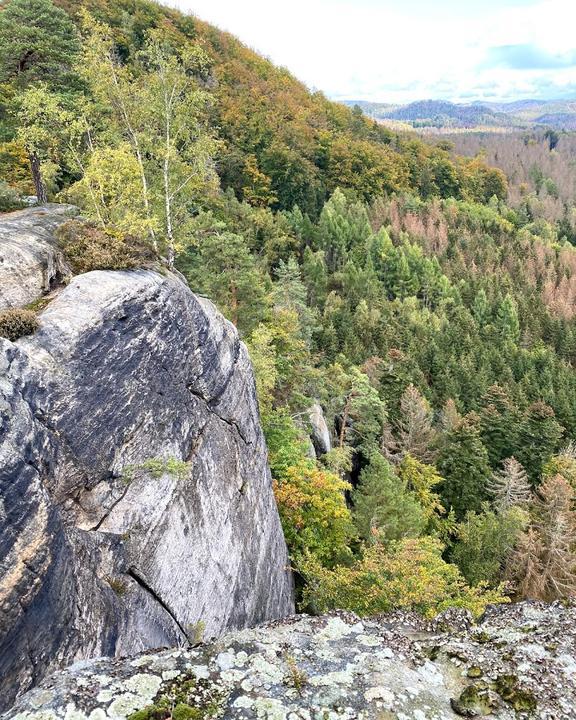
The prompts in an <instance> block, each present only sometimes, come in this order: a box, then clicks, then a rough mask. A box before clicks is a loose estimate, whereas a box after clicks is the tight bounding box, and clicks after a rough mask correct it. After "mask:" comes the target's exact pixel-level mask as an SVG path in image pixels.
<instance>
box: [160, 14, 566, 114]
mask: <svg viewBox="0 0 576 720" xmlns="http://www.w3.org/2000/svg"><path fill="white" fill-rule="evenodd" d="M164 2H165V3H166V4H171V5H173V6H176V7H179V8H180V9H182V10H185V11H187V12H190V13H192V14H193V15H197V16H198V17H200V18H202V19H203V20H207V21H208V22H211V23H214V24H215V25H217V26H218V27H220V28H222V29H224V30H228V31H230V32H232V33H233V34H234V35H236V36H237V37H238V38H240V40H242V41H243V42H244V43H246V44H247V45H249V46H250V47H252V48H253V49H255V50H257V51H258V52H260V53H262V54H263V55H265V56H267V57H269V58H270V59H271V60H272V61H274V62H275V63H276V64H278V65H283V66H285V67H287V68H288V69H289V70H290V71H291V72H292V73H293V74H294V75H296V77H298V78H299V79H300V80H302V81H304V82H305V83H306V84H307V85H308V86H309V87H310V88H312V89H317V90H322V91H323V92H324V93H325V94H326V95H328V96H329V97H330V98H332V99H335V100H344V99H348V100H369V101H373V102H390V103H406V102H411V101H413V100H421V99H447V100H454V101H461V102H469V101H474V100H491V101H511V100H518V99H525V98H543V99H556V98H559V99H560V98H576V31H575V28H576V0H459V1H458V0H428V1H426V0H290V1H289V2H285V1H283V2H278V1H277V2H273V1H270V0H164Z"/></svg>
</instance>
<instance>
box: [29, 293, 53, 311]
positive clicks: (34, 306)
mask: <svg viewBox="0 0 576 720" xmlns="http://www.w3.org/2000/svg"><path fill="white" fill-rule="evenodd" d="M51 302H52V298H51V297H48V296H46V295H44V296H43V297H40V298H38V299H37V300H32V302H29V303H28V305H25V306H24V309H25V310H30V311H31V312H33V313H39V312H42V310H44V308H46V307H48V305H50V303H51Z"/></svg>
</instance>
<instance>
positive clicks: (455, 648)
mask: <svg viewBox="0 0 576 720" xmlns="http://www.w3.org/2000/svg"><path fill="white" fill-rule="evenodd" d="M575 636H576V611H575V610H574V609H573V608H564V607H562V606H560V605H551V606H547V605H544V604H536V603H534V604H532V603H521V604H519V605H515V606H499V607H492V608H489V610H488V612H487V613H486V616H485V618H484V619H483V621H482V622H481V623H479V624H477V625H475V624H472V623H471V622H470V619H469V616H468V615H467V613H465V612H463V611H448V612H446V613H444V614H443V615H441V616H439V617H438V618H437V619H436V620H435V621H433V622H432V623H429V624H427V623H425V622H424V621H422V620H420V619H417V618H415V617H413V616H408V615H392V616H383V617H382V618H380V619H374V620H370V621H367V620H363V621H361V620H360V619H359V618H357V617H356V616H354V615H350V614H345V613H338V614H334V615H331V616H325V617H321V618H310V617H307V616H298V617H294V618H290V619H288V620H285V621H283V622H279V623H275V624H269V625H267V626H263V627H260V628H256V629H253V630H242V631H237V632H234V633H231V634H228V635H226V636H225V637H223V638H222V639H221V640H219V641H217V642H215V643H212V644H209V645H202V646H199V647H197V648H193V649H188V650H185V649H176V650H167V651H163V652H157V653H148V654H143V655H139V656H137V657H135V658H133V659H126V660H109V659H107V660H96V661H92V662H89V663H78V664H76V665H74V666H72V667H70V668H69V669H68V670H66V671H62V672H59V673H56V674H55V675H52V676H51V677H50V678H49V679H47V680H46V681H44V682H43V683H42V685H40V686H39V687H37V688H36V689H34V690H33V691H31V692H29V693H28V694H27V695H25V696H24V697H23V698H22V699H21V700H20V701H19V702H18V704H17V705H16V706H15V707H14V708H13V709H12V711H11V712H9V713H8V714H7V715H5V718H11V719H12V720H55V719H56V718H63V719H65V720H86V719H87V718H88V719H89V720H106V719H107V718H109V719H110V720H120V719H121V718H126V717H129V716H130V715H131V714H132V713H134V712H136V711H138V710H140V709H141V708H144V707H147V706H149V705H150V704H152V703H154V702H158V701H159V700H161V698H162V697H163V696H165V695H166V693H170V692H173V691H174V688H177V687H178V686H179V685H180V686H181V687H182V686H185V685H186V683H188V687H190V686H191V683H190V678H196V680H195V689H194V691H193V693H192V695H193V696H194V698H196V700H192V701H191V704H192V705H194V706H196V707H199V708H206V707H213V708H214V707H216V709H215V710H214V714H212V715H211V714H210V713H209V712H208V713H207V714H204V713H201V714H199V715H198V717H222V718H270V719H274V720H280V719H283V718H286V719H287V720H297V719H298V718H302V719H305V720H312V719H322V720H331V719H333V718H364V719H368V718H379V719H380V720H392V719H396V720H445V719H448V718H458V717H480V716H483V715H488V714H489V716H490V717H495V718H501V719H502V720H512V718H515V719H516V720H518V718H529V717H535V718H539V719H545V720H553V719H554V720H569V719H573V718H574V717H575V712H576V710H575V708H576V682H575V681H576V644H575ZM214 703H215V705H214ZM515 708H516V709H515ZM523 708H524V709H523ZM526 708H527V709H526Z"/></svg>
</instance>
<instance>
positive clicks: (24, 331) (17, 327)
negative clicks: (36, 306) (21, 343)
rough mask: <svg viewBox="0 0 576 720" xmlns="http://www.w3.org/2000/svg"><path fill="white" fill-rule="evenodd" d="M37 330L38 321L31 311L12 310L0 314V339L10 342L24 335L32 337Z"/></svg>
mask: <svg viewBox="0 0 576 720" xmlns="http://www.w3.org/2000/svg"><path fill="white" fill-rule="evenodd" d="M38 328H39V323H38V320H37V318H36V315H35V314H34V313H33V312H32V311H31V310H20V309H18V308H13V309H11V310H5V311H4V312H3V313H0V337H3V338H7V339H8V340H11V341H12V342H14V341H15V340H18V338H21V337H25V336H26V335H32V334H33V333H34V332H36V330H38Z"/></svg>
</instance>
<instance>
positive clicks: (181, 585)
mask: <svg viewBox="0 0 576 720" xmlns="http://www.w3.org/2000/svg"><path fill="white" fill-rule="evenodd" d="M39 320H40V325H41V327H40V330H39V331H38V332H37V333H36V334H35V335H34V336H32V337H30V338H25V339H21V340H19V341H17V342H16V343H11V342H9V341H7V340H2V339H0V691H1V692H0V698H1V700H0V704H2V703H4V707H6V705H7V704H8V703H9V702H11V701H13V699H14V697H15V694H16V693H17V692H19V691H21V690H23V689H27V688H29V687H30V686H31V685H33V684H35V683H36V682H38V680H40V679H41V678H42V676H43V675H44V674H45V673H46V672H47V671H48V670H49V669H52V668H54V667H59V666H62V664H68V663H69V662H72V661H74V660H78V659H83V658H90V657H94V656H101V655H109V656H121V655H127V654H132V653H135V652H139V651H141V650H144V649H147V648H158V647H162V646H164V647H166V646H173V645H179V644H182V643H186V642H187V640H188V638H190V637H195V636H197V635H202V634H204V636H205V637H213V636H218V635H219V634H221V633H222V632H223V631H224V630H225V629H228V628H242V627H245V626H248V625H254V624H256V623H259V622H262V621H265V620H270V619H273V618H279V617H283V616H286V615H287V614H290V613H291V612H292V611H293V597H292V581H291V575H290V572H289V569H288V558H287V552H286V546H285V543H284V538H283V535H282V531H281V527H280V522H279V518H278V513H277V509H276V505H275V501H274V497H273V494H272V490H271V481H270V473H269V469H268V467H267V456H266V448H265V443H264V440H263V436H262V432H261V429H260V425H259V416H258V408H257V402H256V396H255V390H254V382H253V375H252V368H251V365H250V362H249V359H248V356H247V352H246V349H245V347H244V345H243V344H242V343H241V342H240V341H239V339H238V336H237V334H236V331H235V329H234V328H233V326H232V325H231V324H230V323H228V322H227V321H226V320H224V318H222V316H221V315H220V314H219V313H218V312H217V311H216V310H215V308H214V306H213V305H212V304H211V303H210V302H209V301H207V300H204V299H200V298H198V297H196V296H194V295H193V294H192V293H191V292H190V290H189V289H188V288H187V286H186V285H185V284H184V283H183V282H182V281H181V280H180V279H179V278H177V277H176V276H174V275H171V274H165V275H160V274H157V273H155V272H152V271H136V272H102V271H96V272H91V273H87V274H86V275H81V276H79V277H76V278H74V280H73V281H72V282H71V283H70V285H68V286H67V287H66V288H65V289H64V290H63V291H62V292H60V293H59V294H58V295H57V297H56V298H55V299H54V300H53V301H52V302H51V303H50V304H49V305H48V307H47V308H46V309H45V310H44V312H43V313H42V314H41V315H40V317H39Z"/></svg>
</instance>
